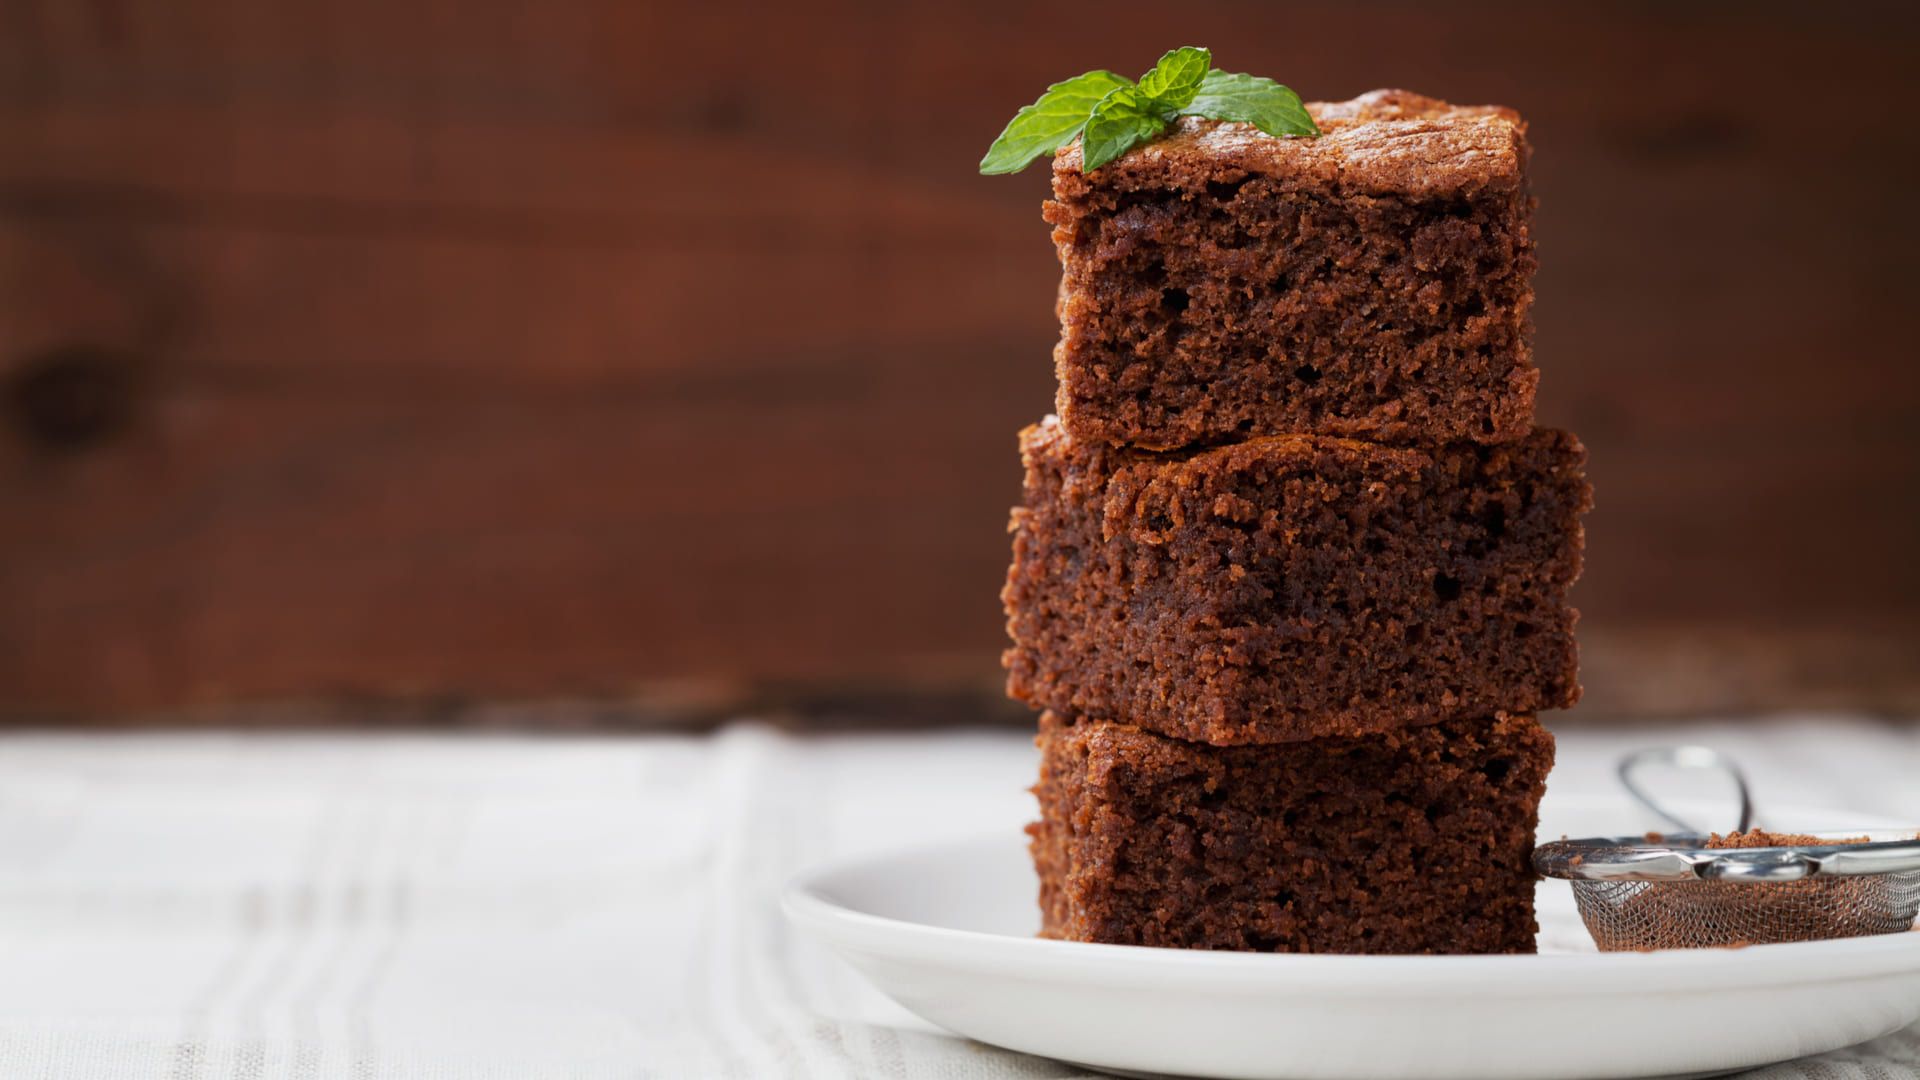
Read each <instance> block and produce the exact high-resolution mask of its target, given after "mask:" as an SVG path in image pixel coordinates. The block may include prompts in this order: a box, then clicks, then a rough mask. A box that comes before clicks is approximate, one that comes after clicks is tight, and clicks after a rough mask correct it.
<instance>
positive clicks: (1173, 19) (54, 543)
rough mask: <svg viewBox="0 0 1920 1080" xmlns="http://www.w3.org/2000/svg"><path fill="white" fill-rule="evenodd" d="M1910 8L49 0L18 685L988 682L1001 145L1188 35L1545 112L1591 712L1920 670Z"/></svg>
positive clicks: (1043, 334)
mask: <svg viewBox="0 0 1920 1080" xmlns="http://www.w3.org/2000/svg"><path fill="white" fill-rule="evenodd" d="M1914 10H1915V9H1913V8H1912V7H1911V6H1908V5H1895V4H1856V5H1844V6H1836V7H1833V8H1831V9H1828V10H1823V11H1822V12H1821V13H1820V14H1818V15H1817V16H1816V15H1814V14H1812V9H1810V8H1807V7H1806V6H1805V5H1790V4H1767V3H1761V4H1738V5H1736V4H1701V5H1673V4H1665V3H1638V4H1614V5H1593V6H1581V7H1578V8H1575V7H1573V6H1570V5H1569V6H1562V5H1547V4H1537V3H1532V4H1514V5H1505V4H1487V3H1475V4H1468V5H1464V6H1453V5H1448V6H1446V7H1445V8H1444V10H1443V9H1441V8H1440V7H1438V6H1430V5H1387V4H1379V5H1351V6H1350V5H1341V4H1334V3H1301V4H1285V5H1279V4H1270V3H1256V2H1246V3H1228V2H1211V0H1203V2H1197V3H1192V4H1185V5H1181V6H1180V9H1179V10H1178V11H1177V12H1171V13H1170V12H1169V11H1168V9H1167V8H1166V7H1165V5H1158V4H1149V3H1144V2H1140V0H1110V2H1107V3H1103V4H1100V5H1097V8H1096V6H1093V5H1086V4H1030V3H1010V2H1002V0H990V2H981V3H972V4H964V5H955V4H940V5H911V4H905V5H903V4H891V3H883V2H872V3H863V2H856V0H829V2H826V3H820V4H810V5H804V6H803V5H790V6H773V5H767V6H750V5H744V4H725V3H722V4H697V5H696V4H676V5H663V4H657V3H636V2H632V0H559V2H554V3H547V4H540V5H532V4H520V3H506V2H502V0H466V2H463V3H459V4H451V3H445V2H442V0H395V2H388V0H343V2H336V3H318V2H313V3H300V4H292V3H287V4H280V3H266V4H233V3H216V2H211V0H165V2H162V0H94V2H91V3H76V2H65V0H0V715H8V716H14V717H27V718H43V717H47V716H81V717H91V718H96V719H97V718H114V717H120V716H125V715H129V714H146V713H149V712H151V711H153V710H179V709H182V708H188V707H194V706H202V705H207V704H217V703H222V702H231V701H236V700H238V701H264V700H273V701H287V700H306V701H321V702H328V701H332V702H339V701H349V702H381V703H394V702H398V703H402V704H405V703H421V702H446V701H472V700H488V699H500V698H510V699H517V698H552V697H565V698H574V699H607V700H618V701H638V702H642V703H646V704H650V705H652V706H654V707H653V708H651V709H647V710H643V711H644V712H645V713H646V714H647V715H665V716H686V715H695V714H700V713H702V712H717V711H724V710H726V709H730V708H734V707H737V706H739V704H740V703H741V702H743V701H746V702H752V703H756V704H763V705H769V706H778V705H781V704H783V703H793V702H799V703H802V704H809V703H810V704H812V705H815V706H819V705H822V703H825V704H826V705H828V706H831V707H832V708H833V709H845V708H847V707H849V703H857V702H860V701H871V700H876V697H875V695H879V697H878V698H877V700H881V701H884V702H886V703H887V704H886V707H885V708H884V709H883V710H882V711H883V712H885V713H887V714H888V715H896V716H903V717H910V716H913V715H917V714H925V715H931V714H934V713H937V712H938V711H939V708H938V707H937V706H936V705H935V704H933V703H935V702H942V701H944V702H948V703H951V702H954V701H958V702H960V705H959V706H958V708H957V710H950V711H957V712H958V713H959V714H963V715H967V714H971V713H973V712H978V711H980V710H982V709H986V708H988V706H986V705H985V704H984V702H987V701H990V700H991V696H992V690H991V688H992V687H993V686H994V685H996V684H997V681H998V672H997V665H996V656H997V651H998V648H999V643H1000V638H1001V616H1000V614H999V610H998V604H997V600H996V591H997V589H998V586H999V581H1000V578H1001V575H1002V572H1003V568H1004V562H1005V557H1006V554H1005V552H1006V539H1005V535H1004V526H1005V518H1006V508H1007V505H1008V503H1009V502H1010V501H1011V500H1012V499H1013V497H1014V496H1015V494H1016V489H1017V483H1018V470H1017V463H1016V460H1015V453H1014V445H1013V433H1014V431H1015V429H1016V428H1017V427H1019V426H1020V425H1021V424H1023V423H1025V422H1027V421H1029V420H1031V419H1034V418H1035V417H1037V416H1038V415H1040V414H1041V413H1042V412H1044V411H1046V409H1047V408H1048V406H1049V403H1050V401H1051V372H1050V370H1049V361H1048V355H1047V350H1048V348H1049V346H1050V344H1051V341H1052V338H1053V336H1054V334H1055V332H1056V328H1055V326H1054V324H1053V320H1052V312H1051V303H1052V296H1053V287H1054V281H1055V277H1056V275H1057V267H1056V265H1055V264H1054V262H1053V257H1052V253H1051V250H1050V248H1049V245H1048V243H1047V239H1046V232H1045V227H1044V226H1043V225H1042V223H1041V222H1040V221H1039V217H1038V204H1039V201H1040V199H1041V198H1042V195H1043V192H1044V186H1045V181H1044V179H1043V177H1042V175H1041V173H1040V171H1039V170H1035V171H1034V172H1032V173H1029V174H1026V175H1023V176H1020V177H1018V178H1014V179H1004V178H999V179H989V178H982V177H979V176H977V175H975V173H974V163H975V161H976V160H977V159H978V157H979V154H980V153H981V151H982V150H983V149H984V147H985V145H986V143H987V141H988V140H989V139H990V138H991V137H992V135H993V134H994V133H995V132H996V131H997V130H998V128H999V125H1000V124H1001V123H1002V122H1004V120H1005V119H1006V117H1007V116H1008V115H1010V114H1011V113H1012V111H1013V110H1014V108H1016V107H1017V106H1018V105H1020V104H1022V103H1024V102H1025V101H1027V100H1030V99H1031V98H1032V97H1033V95H1034V94H1035V93H1036V92H1037V91H1038V89H1039V88H1040V87H1042V86H1044V85H1045V84H1046V83H1047V82H1049V81H1051V80H1054V79H1057V78H1060V77H1063V76H1065V75H1068V74H1072V73H1075V72H1078V71H1081V70H1083V69H1086V68H1089V67H1096V66H1106V67H1115V68H1119V69H1121V70H1127V71H1133V70H1136V69H1140V68H1144V67H1145V66H1146V65H1148V64H1150V63H1151V61H1152V60H1153V58H1154V57H1155V56H1157V55H1158V53H1159V52H1160V51H1162V50H1163V49H1165V48H1167V47H1169V46H1171V45H1173V44H1179V43H1184V42H1195V43H1202V44H1210V45H1212V46H1213V47H1214V49H1215V51H1216V53H1217V54H1218V56H1219V59H1220V62H1221V63H1222V65H1223V66H1226V67H1229V68H1232V69H1236V70H1251V71H1256V72H1262V73H1270V74H1273V75H1275V76H1278V77H1280V78H1282V79H1283V80H1284V81H1287V82H1289V83H1290V84H1292V85H1294V86H1295V87H1297V88H1299V89H1301V90H1302V91H1303V92H1304V93H1306V94H1308V95H1309V96H1313V97H1322V98H1336V97H1345V96H1348V95H1351V94H1353V93H1356V92H1359V91H1362V90H1366V89H1369V88H1372V87H1375V86H1381V85H1400V86H1406V87H1409V88H1412V89H1417V90H1421V91H1424V92H1428V93H1433V94H1437V95H1441V96H1446V97H1450V98H1453V99H1455V100H1460V101H1469V102H1480V101H1497V102H1502V103H1507V104H1511V105H1514V106H1516V107H1518V108H1520V109H1521V110H1522V111H1523V112H1524V113H1526V115H1527V116H1528V117H1529V119H1530V120H1531V122H1532V124H1533V135H1534V142H1535V146H1536V155H1535V185H1536V189H1537V191H1538V194H1539V196H1540V199H1541V207H1540V216H1539V236H1540V240H1541V255H1542V260H1543V262H1542V269H1541V272H1540V276H1539V290H1540V301H1539V306H1538V309H1537V316H1538V324H1539V337H1538V350H1539V358H1540V362H1541V364H1542V367H1543V368H1544V370H1545V379H1544V382H1543V387H1542V397H1541V410H1542V414H1543V417H1542V418H1543V420H1544V421H1545V422H1549V423H1554V424H1559V425H1564V426H1568V427H1571V428H1573V429H1575V430H1576V431H1578V432H1579V433H1580V434H1581V436H1582V437H1583V438H1584V439H1585V440H1586V441H1587V443H1588V445H1589V447H1590V449H1591V451H1592V455H1593V475H1594V479H1595V484H1596V486H1597V489H1598V495H1599V508H1598V510H1597V511H1596V512H1595V513H1594V515H1593V516H1592V518H1591V519H1590V537H1591V542H1590V554H1589V572H1588V579H1587V581H1586V582H1585V583H1584V584H1583V585H1582V586H1581V589H1580V594H1579V595H1580V601H1581V606H1582V608H1583V609H1584V610H1585V612H1586V616H1587V617H1586V620H1585V622H1584V623H1583V626H1582V631H1583V641H1584V643H1585V646H1586V655H1587V660H1588V664H1587V670H1588V677H1587V683H1588V690H1589V705H1588V706H1587V707H1586V709H1587V711H1589V712H1591V713H1614V712H1636V713H1638V712H1656V713H1657V712H1667V711H1675V710H1706V709H1717V708H1734V707H1750V706H1758V707H1785V706H1794V705H1808V704H1813V705H1834V706H1851V707H1865V708H1880V709H1912V708H1915V707H1917V706H1920V662H1916V660H1917V659H1920V560H1916V558H1915V553H1916V552H1920V356H1916V355H1915V346H1914V339H1913V333H1912V330H1911V324H1912V319H1913V314H1914V312H1915V310H1916V307H1917V306H1920V305H1917V304H1916V292H1917V287H1920V271H1917V270H1916V261H1915V259H1914V255H1913V253H1914V251H1915V250H1916V247H1917V246H1920V213H1917V212H1916V208H1915V199H1914V193H1913V190H1912V185H1913V177H1914V176H1915V175H1920V160H1917V159H1920V134H1917V133H1916V127H1915V125H1913V124H1911V123H1907V122H1905V121H1904V120H1903V119H1902V117H1903V116H1904V114H1905V112H1906V111H1907V106H1906V104H1905V102H1906V100H1907V98H1908V97H1909V96H1910V92H1911V76H1912V72H1913V71H1915V70H1916V69H1917V68H1920V65H1916V60H1917V59H1920V56H1917V55H1916V49H1915V41H1916V38H1917V37H1920V35H1917V34H1916V30H1920V19H1917V18H1916V16H1915V14H1914ZM943 715H944V714H943Z"/></svg>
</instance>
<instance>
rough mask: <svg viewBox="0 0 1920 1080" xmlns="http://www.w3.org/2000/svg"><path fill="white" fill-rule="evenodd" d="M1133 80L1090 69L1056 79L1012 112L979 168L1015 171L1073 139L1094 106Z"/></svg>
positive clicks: (986, 171)
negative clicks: (1034, 98) (1044, 89)
mask: <svg viewBox="0 0 1920 1080" xmlns="http://www.w3.org/2000/svg"><path fill="white" fill-rule="evenodd" d="M1122 87H1125V88H1128V89H1132V87H1133V83H1131V82H1130V81H1128V80H1127V79H1126V78H1125V77H1124V76H1120V75H1115V74H1114V73H1113V72H1111V71H1089V72H1087V73H1086V74H1085V75H1081V76H1078V77H1076V78H1072V79H1068V80H1067V81H1066V82H1057V83H1054V84H1053V85H1052V86H1049V87H1047V92H1046V93H1044V94H1041V95H1040V99H1039V100H1038V101H1035V102H1034V103H1033V104H1031V105H1029V106H1027V107H1026V108H1024V109H1021V110H1020V111H1019V112H1017V113H1015V114H1013V119H1012V121H1010V122H1009V123H1008V124H1007V128H1006V130H1005V131H1002V132H1001V133H1000V137H999V138H997V139H995V140H993V145H992V146H990V147H988V148H987V156H986V157H983V158H981V159H980V171H981V173H983V174H985V175H987V176H998V175H1004V174H1006V173H1017V172H1019V171H1020V170H1021V169H1024V168H1026V167H1027V166H1028V165H1031V164H1032V163H1033V159H1034V158H1037V157H1039V156H1040V155H1042V154H1051V153H1053V152H1054V151H1055V150H1058V149H1060V148H1061V147H1063V146H1065V145H1067V144H1068V143H1070V142H1072V141H1073V140H1074V139H1075V137H1077V136H1078V135H1079V134H1080V130H1081V129H1082V128H1084V127H1086V126H1087V118H1088V117H1089V116H1091V115H1092V113H1093V110H1094V107H1095V106H1097V105H1099V104H1100V102H1101V100H1102V99H1104V98H1105V97H1106V96H1107V95H1108V94H1109V93H1111V92H1113V91H1114V90H1117V89H1120V88H1122Z"/></svg>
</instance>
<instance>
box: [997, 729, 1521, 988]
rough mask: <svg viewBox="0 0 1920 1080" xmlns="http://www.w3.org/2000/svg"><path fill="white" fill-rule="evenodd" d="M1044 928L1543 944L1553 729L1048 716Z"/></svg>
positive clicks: (1233, 941) (1244, 943)
mask: <svg viewBox="0 0 1920 1080" xmlns="http://www.w3.org/2000/svg"><path fill="white" fill-rule="evenodd" d="M1039 744H1040V749H1041V755H1042V756H1041V767H1040V782H1039V784H1038V785H1037V786H1035V788H1034V793H1035V795H1037V796H1038V798H1039V801H1040V820H1039V821H1038V822H1037V823H1035V824H1034V825H1032V826H1029V828H1028V832H1029V833H1030V834H1031V835H1032V837H1033V843H1032V850H1033V858H1034V864H1035V866H1036V868H1037V869H1038V870H1039V875H1040V910H1041V917H1042V931H1041V933H1042V934H1043V936H1046V937H1053V938H1064V939H1067V940H1071V941H1092V942H1105V943H1109V944H1119V945H1160V946H1168V947H1173V948H1184V949H1239V950H1253V951H1261V952H1327V953H1527V952H1533V951H1534V934H1535V932H1536V930H1537V927H1536V925H1535V923H1534V914H1533V887H1534V873H1533V868H1532V864H1531V855H1532V851H1533V831H1534V825H1535V822H1536V821H1537V817H1538V810H1539V805H1540V796H1541V794H1542V793H1543V792H1544V790H1545V788H1546V776H1547V772H1548V770H1550V769H1551V768H1552V766H1553V736H1552V735H1550V734H1549V733H1548V732H1547V731H1546V730H1545V729H1544V728H1542V727H1540V725H1539V724H1538V723H1536V722H1535V721H1534V719H1533V718H1532V717H1528V716H1509V715H1506V714H1499V715H1496V716H1493V717H1491V718H1478V719H1470V720H1453V721H1449V722H1447V723H1445V724H1440V725H1436V726H1432V727H1423V728H1414V729H1410V730H1407V731H1400V732H1392V733H1388V734H1385V735H1376V736H1372V737H1368V738H1361V739H1315V740H1311V741H1308V742H1298V743H1285V744H1280V745H1275V746H1236V747H1215V746H1204V745H1199V744H1195V743H1189V742H1183V741H1181V740H1178V739H1169V738H1165V737H1163V736H1160V735H1155V734H1152V733H1150V732H1147V731H1143V730H1141V729H1140V728H1138V727H1133V726H1130V725H1126V724H1121V723H1115V722H1112V721H1106V720H1089V719H1080V720H1075V719H1073V718H1070V717H1067V716H1063V715H1060V714H1056V713H1047V714H1046V715H1044V716H1043V717H1042V718H1041V720H1040V737H1039Z"/></svg>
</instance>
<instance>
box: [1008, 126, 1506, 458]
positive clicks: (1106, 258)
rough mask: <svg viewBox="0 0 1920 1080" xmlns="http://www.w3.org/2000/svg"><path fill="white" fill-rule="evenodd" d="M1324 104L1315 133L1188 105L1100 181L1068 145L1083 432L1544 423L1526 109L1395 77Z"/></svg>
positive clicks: (1071, 295) (1375, 436) (1067, 204)
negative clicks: (1266, 126) (1430, 93)
mask: <svg viewBox="0 0 1920 1080" xmlns="http://www.w3.org/2000/svg"><path fill="white" fill-rule="evenodd" d="M1308 110H1309V111H1310V112H1311V113H1312V114H1313V116H1314V119H1315V120H1316V122H1317V123H1318V124H1319V125H1320V128H1321V130H1322V132H1323V134H1322V135H1321V136H1320V137H1318V138H1273V137H1270V136H1267V135H1263V134H1261V133H1260V132H1259V131H1257V130H1255V129H1254V128H1252V127H1251V126H1248V125H1246V124H1229V123H1220V122H1217V121H1211V120H1202V119H1198V118H1193V117H1188V118H1183V119H1181V120H1180V121H1178V122H1177V123H1176V124H1175V125H1174V127H1173V128H1171V129H1170V130H1169V132H1168V134H1167V136H1166V137H1165V138H1162V139H1160V140H1157V141H1155V142H1152V143H1148V144H1146V145H1145V146H1142V147H1139V148H1137V149H1135V150H1133V151H1132V152H1131V153H1128V154H1126V155H1124V156H1122V157H1121V158H1119V159H1118V160H1116V161H1113V162H1111V163H1109V164H1107V165H1105V166H1103V167H1101V168H1099V169H1096V170H1094V171H1093V172H1092V173H1091V174H1088V173H1084V172H1082V171H1081V169H1080V150H1079V147H1078V145H1075V146H1072V147H1069V148H1067V149H1066V150H1063V151H1061V152H1060V153H1059V155H1058V156H1056V157H1055V159H1054V166H1053V199H1052V200H1051V201H1049V202H1048V203H1047V205H1046V219H1047V221H1048V222H1050V223H1051V224H1052V225H1053V226H1054V229H1053V239H1054V244H1055V246H1056V247H1057V248H1058V250H1059V254H1060V263H1061V267H1062V268H1063V270H1064V275H1063V277H1062V279H1061V286H1060V298H1059V312H1060V321H1061V329H1062V335H1061V340H1060V344H1059V346H1058V348H1057V349H1056V350H1055V354H1054V361H1055V366H1056V368H1057V370H1058V374H1059V377H1060V391H1059V403H1058V412H1059V414H1060V418H1061V422H1062V423H1063V425H1064V426H1065V427H1066V429H1067V431H1068V432H1069V433H1070V434H1071V435H1072V436H1073V437H1074V438H1076V439H1079V440H1082V441H1084V442H1103V443H1108V444H1111V445H1118V446H1134V447H1139V448H1142V449H1148V450H1169V449H1175V448H1179V447H1185V446H1192V445H1205V444H1210V443H1219V442H1225V441H1229V440H1234V439H1243V438H1248V437H1251V436H1260V435H1277V434H1286V433H1301V434H1318V435H1339V436H1345V437H1350V438H1360V439H1367V440H1371V441H1375V442H1383V443H1398V444H1438V443H1445V442H1459V441H1470V442H1479V443H1497V442H1507V441H1511V440H1513V439H1518V438H1521V437H1523V436H1524V435H1525V434H1526V433H1527V431H1528V430H1529V429H1530V428H1531V425H1532V423H1533V397H1534V388H1535V385H1536V384H1537V382H1538V381H1539V373H1538V372H1537V371H1536V370H1535V368H1534V366H1533V361H1532V347H1531V341H1530V339H1531V334H1532V327H1531V322H1530V318H1529V309H1530V307H1531V305H1532V302H1533V269H1534V255H1533V238H1532V198H1531V196H1530V195H1529V194H1528V190H1527V180H1526V163H1527V156H1528V147H1527V141H1526V125H1525V124H1524V123H1523V122H1522V121H1521V120H1520V118H1519V116H1518V114H1516V113H1514V112H1513V111H1512V110H1510V109H1504V108H1499V107H1493V106H1485V107H1462V106H1455V105H1449V104H1447V103H1446V102H1442V101H1436V100H1434V99H1432V98H1427V97H1421V96H1420V95H1418V94H1411V93H1407V92H1405V91H1399V90H1376V91H1374V92H1373V93H1370V94H1366V95H1364V96H1362V97H1359V98H1355V99H1354V100H1352V101H1346V102H1338V103H1331V104H1329V103H1314V104H1311V105H1309V106H1308Z"/></svg>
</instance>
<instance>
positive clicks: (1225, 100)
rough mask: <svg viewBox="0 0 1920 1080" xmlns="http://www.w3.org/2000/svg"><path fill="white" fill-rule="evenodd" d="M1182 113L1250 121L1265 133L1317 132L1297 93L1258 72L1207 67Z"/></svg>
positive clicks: (1318, 129) (1216, 118)
mask: <svg viewBox="0 0 1920 1080" xmlns="http://www.w3.org/2000/svg"><path fill="white" fill-rule="evenodd" d="M1180 115H1182V116H1204V117H1206V118H1207V119H1209V120H1233V121H1237V122H1239V123H1242V124H1252V125H1253V126H1254V127H1257V128H1259V129H1260V130H1261V131H1264V132H1266V133H1267V134H1269V135H1318V134H1320V126H1319V125H1318V124H1315V123H1314V122H1313V117H1311V116H1308V115H1307V107H1306V106H1305V105H1302V104H1300V95H1299V94H1296V93H1294V92H1293V91H1291V90H1289V89H1287V88H1286V87H1284V86H1281V85H1280V84H1279V83H1277V82H1274V81H1273V80H1272V79H1263V78H1261V77H1259V76H1258V75H1237V74H1234V73H1231V72H1226V71H1209V72H1207V74H1206V77H1205V78H1204V79H1202V80H1201V82H1200V92H1199V93H1197V94H1195V95H1194V97H1193V99H1192V100H1191V101H1189V102H1188V103H1187V104H1186V105H1185V106H1183V107H1182V108H1181V109H1180Z"/></svg>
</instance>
